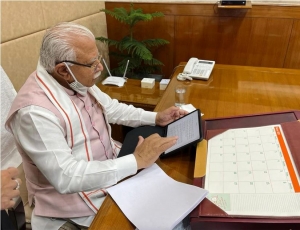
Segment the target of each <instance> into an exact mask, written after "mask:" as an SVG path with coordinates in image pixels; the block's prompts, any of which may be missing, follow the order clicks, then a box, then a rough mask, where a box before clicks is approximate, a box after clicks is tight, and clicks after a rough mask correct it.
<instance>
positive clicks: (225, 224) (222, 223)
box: [190, 111, 300, 230]
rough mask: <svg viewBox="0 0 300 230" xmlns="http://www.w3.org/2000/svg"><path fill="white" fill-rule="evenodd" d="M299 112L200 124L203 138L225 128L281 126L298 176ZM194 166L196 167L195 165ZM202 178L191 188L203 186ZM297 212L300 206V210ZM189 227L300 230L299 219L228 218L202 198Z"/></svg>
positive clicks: (192, 214) (259, 115)
mask: <svg viewBox="0 0 300 230" xmlns="http://www.w3.org/2000/svg"><path fill="white" fill-rule="evenodd" d="M299 119H300V111H286V112H277V113H269V114H256V115H247V116H237V117H226V118H217V119H208V120H204V121H203V128H204V130H203V131H204V132H203V133H204V138H205V139H206V140H209V139H210V138H212V137H213V136H215V135H217V134H219V133H220V132H222V131H225V130H227V129H234V128H249V127H257V126H265V125H275V124H281V127H282V129H283V131H284V134H285V137H286V139H287V142H288V145H289V148H290V150H291V152H292V157H293V160H294V162H295V165H296V168H297V171H298V173H300V122H299V121H298V120H299ZM195 167H196V166H195ZM204 179H205V176H204V177H200V178H195V179H194V185H196V186H199V187H203V186H204ZM299 209H300V207H299ZM190 225H191V228H192V229H193V230H194V229H201V230H206V229H207V230H214V229H221V230H240V229H242V230H248V229H249V230H250V229H251V230H252V229H255V230H259V229H261V230H267V229H272V230H277V229H278V230H283V229H286V230H290V229H300V218H299V217H280V218H278V217H276V218H275V217H265V216H264V217H253V216H239V217H238V216H231V215H228V214H227V213H226V212H224V211H223V210H222V209H220V208H219V207H217V206H216V205H215V204H213V203H212V202H211V201H210V200H208V199H206V198H205V199H204V200H203V201H202V202H201V203H200V205H199V206H198V207H196V208H195V209H194V210H193V211H192V213H191V214H190Z"/></svg>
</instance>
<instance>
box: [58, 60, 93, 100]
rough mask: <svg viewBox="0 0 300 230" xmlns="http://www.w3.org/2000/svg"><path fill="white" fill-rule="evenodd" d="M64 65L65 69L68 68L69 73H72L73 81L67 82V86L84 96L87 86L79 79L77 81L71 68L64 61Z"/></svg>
mask: <svg viewBox="0 0 300 230" xmlns="http://www.w3.org/2000/svg"><path fill="white" fill-rule="evenodd" d="M64 64H65V66H66V67H67V69H68V70H69V72H70V74H71V75H72V77H73V79H74V81H73V82H72V83H70V84H69V83H68V84H69V86H70V87H71V89H73V90H74V91H75V92H77V93H79V94H80V95H82V96H85V95H86V94H87V90H88V87H86V86H84V85H83V84H81V83H80V82H79V81H77V79H76V77H75V76H74V74H73V73H72V71H71V69H70V68H69V66H68V65H67V64H66V63H65V62H64Z"/></svg>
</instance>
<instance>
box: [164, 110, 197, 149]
mask: <svg viewBox="0 0 300 230" xmlns="http://www.w3.org/2000/svg"><path fill="white" fill-rule="evenodd" d="M166 136H167V137H170V136H178V140H177V142H176V144H175V145H173V146H172V147H171V148H169V149H167V150H166V151H165V153H164V154H168V153H170V152H172V151H174V150H176V149H179V148H181V147H184V146H186V145H189V144H191V143H194V142H198V141H200V140H202V132H201V123H200V112H199V109H197V110H195V111H193V112H191V113H189V114H187V115H185V116H184V117H182V118H180V119H178V120H176V121H174V122H172V123H170V124H169V125H168V127H167V131H166Z"/></svg>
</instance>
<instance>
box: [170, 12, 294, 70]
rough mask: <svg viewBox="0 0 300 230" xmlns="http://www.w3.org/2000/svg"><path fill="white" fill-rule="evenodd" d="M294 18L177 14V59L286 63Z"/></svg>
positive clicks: (254, 64) (251, 64)
mask: <svg viewBox="0 0 300 230" xmlns="http://www.w3.org/2000/svg"><path fill="white" fill-rule="evenodd" d="M292 23H293V21H292V19H268V20H265V19H263V18H254V19H251V18H234V17H220V18H216V17H202V16H177V17H176V19H175V28H176V29H175V44H176V45H175V47H176V48H175V57H176V58H175V63H179V62H180V61H185V60H188V59H189V57H191V56H194V57H198V58H201V59H208V60H215V61H216V63H220V64H235V65H250V66H267V67H278V66H280V67H283V64H284V60H285V53H286V50H287V46H288V41H289V37H290V36H289V34H290V33H291V28H292Z"/></svg>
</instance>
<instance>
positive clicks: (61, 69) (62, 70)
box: [54, 63, 73, 81]
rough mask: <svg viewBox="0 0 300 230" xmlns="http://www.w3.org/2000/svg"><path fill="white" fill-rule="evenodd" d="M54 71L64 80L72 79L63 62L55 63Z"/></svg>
mask: <svg viewBox="0 0 300 230" xmlns="http://www.w3.org/2000/svg"><path fill="white" fill-rule="evenodd" d="M54 71H55V73H56V74H57V75H58V76H60V77H61V78H63V79H64V80H66V81H68V80H72V79H73V78H72V76H71V74H70V73H69V70H68V69H67V67H66V65H65V64H64V63H59V64H57V65H56V66H55V68H54Z"/></svg>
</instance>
